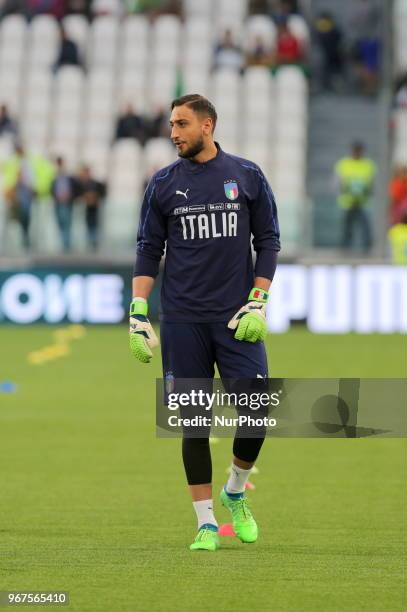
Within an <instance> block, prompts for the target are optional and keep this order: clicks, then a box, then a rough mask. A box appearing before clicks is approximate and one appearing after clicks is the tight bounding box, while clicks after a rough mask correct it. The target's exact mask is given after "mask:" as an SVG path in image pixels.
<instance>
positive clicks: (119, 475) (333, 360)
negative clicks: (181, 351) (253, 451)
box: [0, 326, 407, 612]
mask: <svg viewBox="0 0 407 612" xmlns="http://www.w3.org/2000/svg"><path fill="white" fill-rule="evenodd" d="M54 332H55V329H53V328H50V327H28V328H21V327H20V328H13V327H10V328H5V327H3V328H1V330H0V347H1V364H0V382H1V381H5V380H11V381H13V382H15V383H16V384H17V385H18V390H17V392H15V393H11V394H5V393H0V424H1V428H0V432H1V433H0V466H1V468H0V470H1V477H0V478H1V480H0V517H1V521H0V590H35V591H39V590H47V591H49V590H64V591H69V592H70V597H71V605H70V607H69V608H65V609H68V610H72V611H77V612H88V611H89V612H93V611H99V610H103V611H106V612H121V611H125V612H127V611H128V612H133V611H138V610H140V611H143V612H144V611H148V610H151V611H153V612H155V611H163V612H169V611H171V612H172V611H174V612H175V611H176V612H190V611H191V612H194V611H197V612H198V611H204V610H205V611H207V610H215V611H216V612H218V611H219V612H220V611H222V612H223V611H226V610H232V611H236V612H237V611H239V612H240V611H241V612H243V611H245V612H246V611H247V610H251V611H257V610H259V611H262V612H263V611H268V610H273V611H280V610H281V611H290V612H294V611H301V612H302V611H310V612H318V611H324V612H330V611H338V612H343V611H348V610H352V611H355V612H360V611H361V610H369V612H371V611H379V610H386V611H390V612H394V611H399V610H400V611H404V610H406V609H407V580H406V578H407V575H406V567H407V555H406V550H407V536H406V518H405V517H406V508H407V488H406V456H407V453H406V451H407V441H406V440H405V439H387V440H386V439H376V440H375V439H360V440H339V439H336V440H335V439H324V440H305V439H302V440H299V439H298V440H295V439H294V440H293V439H291V440H289V439H278V440H270V439H269V440H267V442H266V444H265V446H264V447H263V451H262V454H261V456H260V458H259V461H258V463H257V466H258V468H259V470H260V471H259V474H257V475H255V476H253V477H252V481H253V482H254V483H255V484H256V490H255V491H253V492H252V493H250V495H249V497H250V499H251V501H252V507H253V511H254V513H255V516H256V518H257V520H258V523H259V527H260V538H259V541H258V542H257V543H256V544H254V545H243V544H241V543H240V542H237V541H235V540H234V539H230V538H227V539H225V540H224V545H223V548H222V549H221V550H220V551H219V552H217V553H215V554H211V553H191V552H190V551H189V550H188V545H189V544H190V542H191V541H192V539H193V537H194V535H195V527H196V525H195V517H194V515H193V512H192V506H191V503H190V499H189V496H188V492H187V489H186V486H185V481H184V473H183V468H182V464H181V458H180V441H179V440H174V439H172V440H163V439H158V440H157V439H156V438H155V414H154V410H155V408H154V379H155V377H156V376H157V377H158V376H160V373H161V371H160V365H161V363H160V358H159V354H158V353H157V354H156V355H155V358H154V361H153V363H152V364H149V365H142V364H139V363H137V362H135V361H134V359H133V358H132V357H131V355H130V353H129V351H128V340H127V330H126V328H125V327H124V326H123V327H122V326H117V327H106V328H101V327H99V328H88V329H87V333H86V335H85V336H84V337H83V338H81V339H78V340H74V341H72V342H70V343H69V351H70V352H69V353H68V354H67V355H66V356H64V357H61V358H58V359H54V360H51V361H48V362H45V363H43V364H42V365H32V364H30V363H29V362H28V360H27V355H28V353H30V352H32V351H37V350H38V349H41V348H43V347H44V346H47V345H50V344H52V343H53V334H54ZM406 343H407V339H406V337H405V336H404V337H403V336H378V335H377V336H375V335H373V336H355V335H349V336H312V335H311V334H309V333H308V332H306V331H305V330H303V329H295V330H293V331H291V332H289V333H288V334H285V335H277V336H271V337H270V338H269V339H268V343H267V344H268V352H269V361H270V367H271V372H272V374H273V375H275V376H296V377H299V376H315V377H329V376H331V377H336V376H355V377H357V376H369V377H374V376H377V377H403V378H404V377H406V375H407V361H406V355H407V351H406ZM51 352H52V351H51ZM389 401H391V398H389ZM384 409H385V407H384ZM230 450H231V440H227V439H222V440H220V441H219V443H218V444H215V445H214V446H212V452H213V461H214V486H215V492H216V494H217V492H218V490H219V489H220V487H221V485H222V484H223V482H224V480H225V476H226V473H225V471H226V467H227V466H228V464H229V462H230ZM215 509H216V511H217V517H218V521H219V522H225V521H227V519H228V517H227V515H226V513H225V510H224V509H223V508H221V507H219V503H217V496H216V497H215ZM36 609H44V610H45V609H58V608H56V607H54V606H53V607H48V608H45V607H44V608H43V607H42V606H41V607H37V608H36Z"/></svg>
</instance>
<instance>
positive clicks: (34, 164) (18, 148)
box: [1, 143, 55, 249]
mask: <svg viewBox="0 0 407 612" xmlns="http://www.w3.org/2000/svg"><path fill="white" fill-rule="evenodd" d="M1 171H2V179H3V190H4V197H5V201H6V205H7V207H8V214H9V217H10V218H14V219H16V220H17V221H18V222H19V223H20V225H21V230H22V234H23V245H24V248H26V249H29V248H30V246H31V240H30V222H31V208H32V204H33V201H34V198H35V197H46V196H47V195H49V193H50V189H51V184H52V180H53V178H54V174H55V171H54V169H53V166H52V165H51V164H50V162H49V161H48V160H47V159H45V158H44V157H42V156H40V155H33V154H31V153H27V152H26V151H25V149H24V147H23V146H22V144H20V143H17V144H16V145H15V152H14V155H12V156H11V157H10V158H9V159H7V160H6V161H5V162H4V164H3V166H2V168H1Z"/></svg>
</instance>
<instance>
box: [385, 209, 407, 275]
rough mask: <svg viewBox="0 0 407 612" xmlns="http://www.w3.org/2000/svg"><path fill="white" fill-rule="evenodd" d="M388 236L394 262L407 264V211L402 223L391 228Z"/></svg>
mask: <svg viewBox="0 0 407 612" xmlns="http://www.w3.org/2000/svg"><path fill="white" fill-rule="evenodd" d="M387 236H388V239H389V242H390V248H391V254H392V261H393V263H394V264H398V265H401V266H407V213H405V214H404V217H403V218H402V219H401V221H400V223H397V224H396V225H393V227H391V228H390V229H389V232H388V234H387Z"/></svg>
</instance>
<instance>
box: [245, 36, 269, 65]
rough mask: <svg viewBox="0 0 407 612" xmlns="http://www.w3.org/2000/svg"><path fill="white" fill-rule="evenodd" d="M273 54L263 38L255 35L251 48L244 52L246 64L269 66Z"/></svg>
mask: <svg viewBox="0 0 407 612" xmlns="http://www.w3.org/2000/svg"><path fill="white" fill-rule="evenodd" d="M272 62H273V55H272V52H271V49H270V47H269V46H268V45H267V44H266V42H265V40H264V38H263V37H262V36H260V35H257V36H256V38H255V39H254V44H253V46H252V48H251V49H250V50H249V51H248V52H247V54H246V66H266V67H269V66H271V64H272Z"/></svg>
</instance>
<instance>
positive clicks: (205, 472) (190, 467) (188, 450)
mask: <svg viewBox="0 0 407 612" xmlns="http://www.w3.org/2000/svg"><path fill="white" fill-rule="evenodd" d="M182 459H183V462H184V468H185V473H186V476H187V481H188V484H189V485H198V484H208V483H210V482H212V459H211V449H210V447H209V438H183V439H182Z"/></svg>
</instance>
